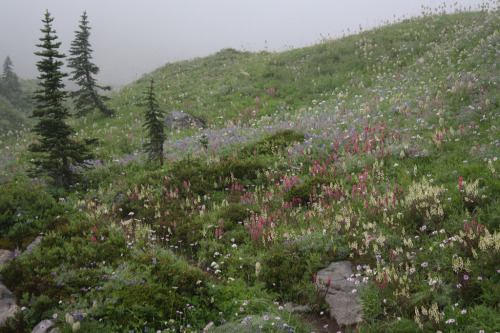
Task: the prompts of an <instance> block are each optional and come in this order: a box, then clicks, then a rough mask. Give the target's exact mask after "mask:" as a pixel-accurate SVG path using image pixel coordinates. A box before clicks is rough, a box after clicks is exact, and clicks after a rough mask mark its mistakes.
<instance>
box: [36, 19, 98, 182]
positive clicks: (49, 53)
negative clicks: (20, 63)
mask: <svg viewBox="0 0 500 333" xmlns="http://www.w3.org/2000/svg"><path fill="white" fill-rule="evenodd" d="M53 20H54V19H53V18H51V17H50V13H49V12H48V11H47V12H46V13H45V18H44V19H43V20H42V22H43V23H44V27H43V29H41V31H42V33H43V37H42V38H40V42H41V43H40V44H37V47H39V48H41V51H39V52H35V54H36V55H37V56H39V57H41V59H40V60H39V61H38V62H37V64H36V65H37V68H38V71H39V72H40V76H39V77H38V79H39V80H40V83H39V89H38V90H37V91H36V92H35V96H34V99H35V102H36V105H35V108H34V110H33V113H32V115H31V117H32V118H37V119H38V123H37V124H36V125H35V126H34V127H33V129H32V131H33V132H34V133H35V134H36V135H37V136H36V141H35V142H34V143H32V144H31V145H30V146H29V150H30V152H31V153H32V160H31V161H32V163H33V164H34V165H35V167H36V168H35V169H32V170H31V171H32V173H35V174H47V175H48V176H50V177H51V178H52V179H53V180H54V182H55V183H56V184H57V185H62V186H64V187H65V188H68V187H69V186H70V185H71V184H73V183H75V182H76V181H77V180H78V178H79V177H78V167H81V166H85V160H87V159H91V158H92V154H91V153H90V151H89V149H88V145H89V144H92V143H94V142H95V140H85V141H84V142H76V141H75V140H73V139H72V138H71V135H72V134H73V133H74V130H73V129H72V128H71V127H70V126H69V125H67V124H66V123H65V119H66V118H68V117H69V115H70V114H69V112H68V109H67V108H66V107H65V106H64V103H63V102H64V100H65V98H66V96H67V92H66V91H65V90H64V83H63V82H62V79H63V78H64V77H65V76H67V74H65V73H63V72H61V66H62V65H63V62H62V61H61V60H60V59H63V58H64V57H65V55H64V54H61V53H59V51H58V48H59V46H60V45H61V42H56V40H57V36H56V35H55V31H54V30H52V21H53Z"/></svg>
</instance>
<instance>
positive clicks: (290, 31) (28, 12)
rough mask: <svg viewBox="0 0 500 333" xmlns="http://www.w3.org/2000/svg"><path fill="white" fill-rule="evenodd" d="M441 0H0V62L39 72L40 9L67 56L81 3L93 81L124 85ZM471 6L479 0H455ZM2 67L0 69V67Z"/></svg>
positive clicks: (376, 21) (25, 72) (24, 73)
mask: <svg viewBox="0 0 500 333" xmlns="http://www.w3.org/2000/svg"><path fill="white" fill-rule="evenodd" d="M448 2H449V3H450V4H451V3H453V2H455V1H454V0H451V1H448ZM442 3H443V0H307V1H306V0H302V1H299V0H212V1H208V0H176V1H172V0H145V1H139V0H136V1H133V0H0V32H1V33H0V62H1V64H3V61H4V59H5V57H6V56H7V55H9V56H10V58H11V60H12V62H13V64H14V71H15V72H16V73H17V74H18V75H19V76H20V77H22V78H34V77H36V76H38V71H37V69H36V62H37V61H38V59H37V58H38V57H37V56H35V55H34V54H33V52H35V51H38V50H37V47H36V46H35V45H36V44H38V43H39V40H38V39H39V38H40V37H42V33H41V32H40V29H41V28H42V27H43V24H42V22H41V20H42V19H43V18H44V14H45V10H47V9H48V10H49V12H50V13H51V16H52V17H53V18H54V21H53V25H52V27H53V29H55V30H56V35H57V36H58V37H59V39H58V41H60V42H62V45H61V48H60V51H61V52H64V53H65V54H66V55H68V50H69V48H70V45H71V41H72V40H73V39H74V31H75V30H78V25H79V21H80V19H81V15H82V13H83V11H84V10H86V11H87V16H88V20H89V26H90V27H91V28H92V30H91V36H90V43H91V44H92V49H93V50H94V52H93V57H94V59H93V62H94V63H95V64H96V65H97V66H98V67H99V68H100V69H101V72H100V73H99V75H98V77H97V78H98V80H99V81H100V82H99V83H101V84H111V85H113V86H115V87H116V86H122V85H124V84H126V83H129V82H131V81H133V80H135V79H137V78H139V77H140V76H141V75H142V74H144V73H147V72H150V71H152V70H154V69H155V68H157V67H159V66H161V65H164V64H165V63H167V62H173V61H178V60H184V59H192V58H195V57H200V56H206V55H210V54H213V53H215V52H217V51H219V50H220V49H222V48H227V47H232V48H235V49H238V50H246V51H261V50H264V49H266V48H267V50H268V51H283V50H286V49H290V48H292V47H293V48H297V47H303V46H309V45H312V44H315V43H317V42H319V41H320V40H321V39H322V36H325V37H327V38H331V37H333V38H338V37H341V36H342V34H343V32H342V30H344V31H345V33H347V29H350V30H351V32H352V31H358V30H359V26H360V25H361V26H362V28H363V30H367V29H369V28H371V27H374V26H377V25H380V24H381V22H385V21H387V20H390V21H391V22H393V21H394V17H396V18H402V17H403V16H404V15H405V16H406V17H409V16H416V15H419V14H420V13H421V10H422V8H421V6H422V5H425V6H431V7H433V8H437V7H438V6H439V5H441V4H442ZM458 3H459V4H460V5H462V6H466V7H469V6H473V8H474V9H475V8H477V5H478V4H480V3H482V1H481V0H458ZM0 73H1V72H0Z"/></svg>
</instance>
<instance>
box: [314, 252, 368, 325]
mask: <svg viewBox="0 0 500 333" xmlns="http://www.w3.org/2000/svg"><path fill="white" fill-rule="evenodd" d="M328 279H330V280H331V282H330V287H328V288H327V287H326V284H327V282H328ZM356 281H359V284H357V285H356ZM316 286H317V287H318V288H319V289H320V292H324V293H325V294H326V296H325V301H326V302H327V303H328V305H330V316H331V317H332V318H335V320H336V321H337V323H338V324H339V325H340V326H349V325H353V324H355V323H356V322H357V320H358V318H361V317H362V315H363V310H362V309H361V306H360V305H359V297H358V291H360V289H361V280H360V278H355V277H354V275H353V271H352V263H351V262H349V261H337V262H333V263H331V264H330V265H329V266H328V267H326V268H324V269H322V270H321V271H319V272H318V274H317V279H316ZM353 290H355V292H353Z"/></svg>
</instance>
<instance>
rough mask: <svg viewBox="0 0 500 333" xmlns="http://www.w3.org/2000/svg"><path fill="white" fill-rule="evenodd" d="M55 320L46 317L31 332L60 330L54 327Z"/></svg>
mask: <svg viewBox="0 0 500 333" xmlns="http://www.w3.org/2000/svg"><path fill="white" fill-rule="evenodd" d="M52 326H54V322H53V321H52V320H50V319H45V320H42V321H41V322H39V323H38V325H36V326H35V328H34V329H33V331H31V333H54V332H59V330H55V329H53V327H52Z"/></svg>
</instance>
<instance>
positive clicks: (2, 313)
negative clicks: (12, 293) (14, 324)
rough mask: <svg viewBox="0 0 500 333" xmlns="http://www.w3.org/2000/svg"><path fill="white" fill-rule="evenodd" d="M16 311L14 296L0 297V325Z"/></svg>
mask: <svg viewBox="0 0 500 333" xmlns="http://www.w3.org/2000/svg"><path fill="white" fill-rule="evenodd" d="M16 312H17V305H16V300H15V298H11V297H9V298H2V299H0V326H1V325H2V324H3V323H4V322H5V321H6V320H7V318H9V317H14V314H15V313H16Z"/></svg>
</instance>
